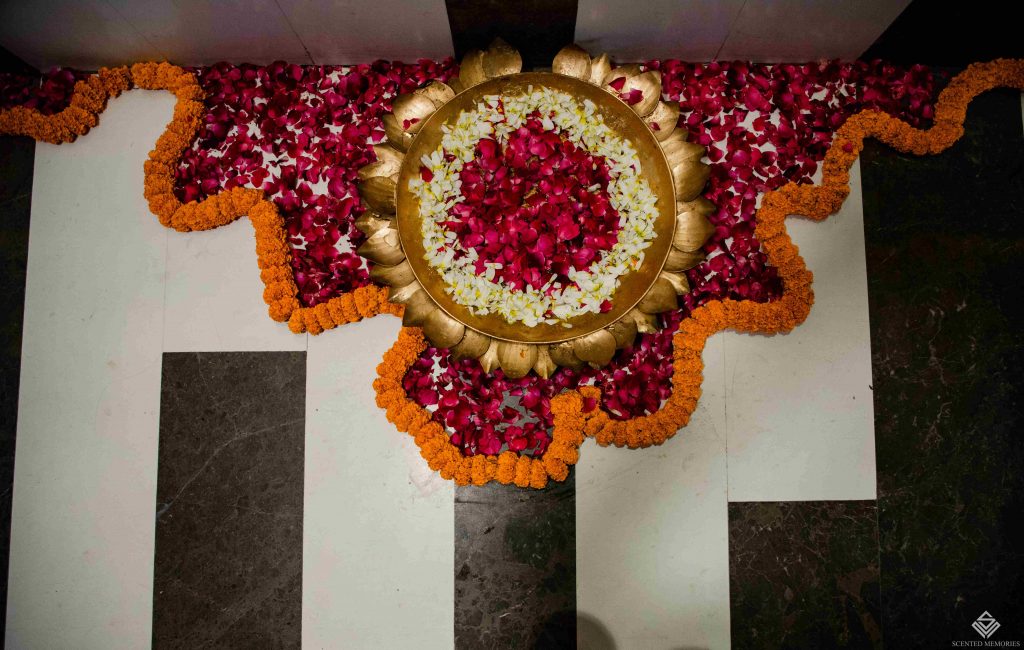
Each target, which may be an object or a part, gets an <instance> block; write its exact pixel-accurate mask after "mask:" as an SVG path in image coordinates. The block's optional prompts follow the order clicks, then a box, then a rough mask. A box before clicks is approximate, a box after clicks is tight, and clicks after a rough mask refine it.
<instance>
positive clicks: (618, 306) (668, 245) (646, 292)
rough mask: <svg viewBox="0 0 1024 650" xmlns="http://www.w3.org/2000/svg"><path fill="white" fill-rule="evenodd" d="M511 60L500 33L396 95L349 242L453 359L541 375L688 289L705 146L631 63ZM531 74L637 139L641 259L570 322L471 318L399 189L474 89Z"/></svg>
mask: <svg viewBox="0 0 1024 650" xmlns="http://www.w3.org/2000/svg"><path fill="white" fill-rule="evenodd" d="M521 68H522V57H521V56H520V55H519V52H518V51H516V50H515V49H514V48H512V47H511V46H509V45H508V44H507V43H505V42H504V41H501V40H500V39H499V40H496V41H495V42H494V43H492V44H491V46H490V47H489V48H488V49H487V50H486V51H484V52H481V51H474V52H470V53H469V54H467V55H466V56H465V57H464V58H463V59H462V62H461V66H460V73H459V76H458V77H457V78H453V79H451V80H450V81H449V83H448V84H443V83H441V82H438V81H432V82H430V83H428V84H426V85H424V86H423V87H422V88H419V89H417V90H416V91H414V92H413V93H410V94H407V95H400V96H398V97H396V98H395V99H394V101H393V102H392V107H393V109H392V110H393V112H392V113H388V114H386V115H385V116H384V119H383V122H384V131H385V134H386V135H387V139H388V142H387V143H385V144H382V145H375V146H374V152H375V153H376V157H377V160H376V162H373V163H370V164H369V165H366V166H365V167H363V168H362V169H361V170H359V190H360V195H361V197H362V199H363V202H364V205H365V206H366V207H367V211H366V212H365V213H364V214H363V215H362V216H361V217H359V219H357V221H356V227H357V228H359V229H360V230H362V231H363V232H364V233H366V235H367V236H368V238H367V240H366V242H365V243H364V244H363V245H362V246H360V248H359V250H358V252H359V254H361V255H363V256H365V257H366V258H367V259H369V260H370V261H371V262H373V263H374V264H375V266H374V267H373V268H372V269H371V273H370V275H371V278H372V279H373V280H374V281H375V282H379V283H381V284H385V285H388V286H390V287H391V291H390V297H391V300H392V301H394V302H398V303H401V304H403V305H405V315H404V318H403V322H404V323H405V324H406V325H416V326H421V327H422V328H423V332H424V334H425V335H426V336H427V338H429V339H430V341H431V342H432V343H433V344H434V345H436V346H438V347H444V348H449V349H450V350H451V353H452V356H453V357H455V358H457V359H477V360H478V361H479V362H480V365H481V367H482V368H483V369H484V371H486V372H491V371H492V370H496V369H498V368H501V369H502V370H503V371H504V373H505V374H506V375H507V376H508V377H512V378H516V377H523V376H525V375H526V374H528V373H530V372H534V373H536V374H538V375H540V376H542V377H548V376H550V375H551V373H553V372H554V371H555V370H557V369H558V367H559V366H565V367H571V368H579V367H581V366H583V365H584V364H590V365H592V366H595V367H600V366H603V365H605V364H607V363H608V362H609V361H611V359H612V357H614V356H615V352H616V350H618V349H621V348H623V347H627V346H630V345H632V344H633V342H634V340H635V339H636V336H637V335H638V334H642V333H651V332H655V331H657V329H658V319H657V314H659V313H661V312H663V311H669V310H672V309H675V308H676V307H677V305H678V296H680V295H683V294H685V293H687V292H689V290H690V287H689V283H688V281H687V279H686V275H685V274H684V271H686V270H687V269H690V268H693V267H694V266H696V265H697V264H699V263H700V262H701V260H703V259H704V254H703V252H701V249H702V248H703V246H704V244H705V243H706V242H707V240H708V238H709V237H710V236H711V234H712V233H713V232H714V226H713V225H712V224H711V223H710V221H709V220H708V217H709V216H710V215H711V214H712V212H714V206H713V205H712V204H711V203H710V202H708V201H706V200H704V199H702V198H699V195H700V192H701V190H702V189H703V188H704V185H705V183H706V182H707V178H708V173H709V171H710V168H709V167H708V166H707V165H706V164H704V163H703V162H701V158H702V157H703V156H704V154H705V149H704V147H702V146H701V145H699V144H695V143H692V142H688V141H687V139H686V133H685V132H684V131H681V130H680V129H678V128H676V125H677V122H678V120H679V105H678V104H677V103H675V102H666V101H662V98H661V77H660V75H659V74H658V73H657V72H655V71H645V70H644V69H643V68H642V67H641V66H640V65H637V64H629V65H624V66H620V67H615V66H613V65H612V63H611V60H610V59H609V58H608V55H606V54H602V55H601V56H599V57H597V58H591V57H590V55H589V54H588V53H587V52H586V50H584V49H582V48H580V47H579V46H576V45H570V46H568V47H566V48H563V49H562V51H560V52H559V53H558V54H557V55H556V56H555V59H554V61H553V63H552V72H550V73H536V72H527V73H523V72H520V70H521ZM531 84H533V85H545V86H550V87H554V88H556V89H558V90H560V91H563V92H568V93H570V94H572V95H573V96H575V97H578V98H580V99H589V100H591V101H593V102H594V103H595V104H596V105H597V106H598V110H599V111H600V112H601V114H602V116H603V118H604V120H605V123H606V124H608V125H609V126H611V127H612V128H613V129H614V130H615V131H616V132H617V133H618V134H620V135H621V136H623V137H625V138H626V139H627V140H629V141H630V142H631V143H633V145H634V146H635V147H636V148H637V150H638V152H639V154H640V159H641V164H642V165H643V170H642V173H643V175H644V177H645V178H647V179H648V181H649V182H650V183H651V186H652V189H653V190H654V192H655V194H656V195H657V196H658V211H659V217H658V219H657V220H656V226H655V230H656V236H655V239H654V241H653V242H652V243H651V245H650V246H649V248H648V249H647V250H646V251H645V262H644V264H643V265H642V266H641V268H640V269H639V270H637V271H634V272H631V273H629V274H627V275H625V276H623V277H622V279H621V281H620V286H619V288H618V290H617V291H616V293H615V296H614V298H613V300H612V305H613V309H612V311H611V312H609V313H607V314H587V315H584V316H579V317H576V318H572V319H570V320H569V321H568V324H569V327H568V328H566V327H563V326H562V325H549V324H543V323H542V324H540V325H538V326H536V327H528V326H525V325H523V324H522V323H516V324H512V323H508V322H507V321H505V320H504V319H502V318H501V317H499V316H495V315H491V316H478V315H475V314H473V313H472V312H470V311H469V310H468V309H467V308H465V307H463V306H462V305H459V304H458V303H456V302H455V301H454V300H452V299H451V297H450V296H448V294H447V293H446V292H445V291H444V287H443V284H442V283H441V282H440V279H439V276H438V275H437V273H436V272H435V271H433V269H431V268H430V267H429V266H428V265H427V264H426V261H425V259H424V255H423V253H424V251H423V244H422V241H421V238H420V232H419V230H420V229H419V227H418V226H419V219H420V215H419V206H418V202H417V201H416V199H415V197H414V196H413V195H412V193H411V192H410V191H409V189H408V181H409V180H410V179H412V178H416V177H417V176H418V174H419V159H420V157H421V156H422V155H423V154H424V153H431V152H433V151H434V150H435V149H436V148H437V146H438V144H439V142H440V138H441V127H442V126H443V125H444V124H446V123H449V122H450V121H453V120H455V119H457V118H458V116H459V114H460V113H461V112H462V111H465V110H472V108H473V107H475V105H476V103H477V102H478V101H479V99H480V97H481V96H483V95H484V94H502V93H514V92H522V91H523V90H525V89H526V87H527V86H529V85H531ZM626 99H629V103H628V104H627V103H626V101H625V100H626Z"/></svg>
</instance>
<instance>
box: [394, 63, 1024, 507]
mask: <svg viewBox="0 0 1024 650" xmlns="http://www.w3.org/2000/svg"><path fill="white" fill-rule="evenodd" d="M998 87H1011V88H1018V89H1021V90H1024V61H1021V60H1015V59H998V60H995V61H992V62H989V63H976V64H973V65H971V66H969V67H968V68H967V69H966V70H964V71H963V72H961V73H960V74H959V75H957V76H956V77H955V78H954V79H953V80H952V81H951V82H950V84H949V85H948V86H947V87H946V88H945V89H944V90H943V91H942V92H941V93H940V94H939V99H938V102H937V104H936V109H935V121H934V125H933V126H932V128H930V129H928V130H926V131H922V130H919V129H915V128H913V127H912V126H910V125H909V124H907V123H905V122H903V121H902V120H899V119H897V118H894V117H891V116H889V115H887V114H885V113H881V112H878V111H873V110H868V111H861V112H860V113H857V114H856V115H853V116H851V117H850V118H849V119H848V120H847V121H846V122H845V123H844V124H843V125H842V126H841V127H840V128H839V129H838V131H837V132H836V134H835V136H834V138H833V140H832V145H831V147H830V148H829V151H828V153H827V154H826V156H825V160H824V162H823V165H822V182H821V184H820V185H797V184H794V183H789V184H787V185H784V186H783V187H781V188H779V189H778V190H775V191H772V192H768V193H766V194H765V195H764V197H763V199H762V201H761V207H760V208H759V209H758V211H757V215H756V222H757V225H756V229H755V233H756V235H757V237H758V239H759V240H760V241H761V245H762V246H763V247H764V251H765V253H766V255H767V257H768V263H769V264H771V265H773V266H775V267H777V268H778V273H779V277H780V278H781V279H782V282H783V287H784V289H783V294H782V296H781V297H780V298H779V299H778V300H775V301H773V302H770V303H754V302H750V301H742V302H738V301H735V300H720V301H719V300H716V301H712V302H709V303H707V304H705V305H703V306H701V307H699V308H697V309H695V310H694V311H693V313H692V314H691V315H690V317H689V318H686V319H684V320H683V321H682V322H681V323H680V324H679V329H678V331H677V332H676V334H675V335H673V337H672V344H673V369H674V371H673V375H672V387H673V390H672V394H671V396H669V398H668V399H667V400H666V401H665V403H664V404H663V405H662V407H661V409H659V410H658V411H655V412H654V413H651V414H649V415H644V416H640V417H635V418H631V419H628V420H615V419H613V418H612V417H611V416H610V415H609V414H608V412H607V411H605V410H603V409H602V408H600V406H596V407H592V408H588V407H589V406H590V404H594V403H596V404H598V405H599V404H600V398H601V391H600V389H598V388H596V387H593V386H588V387H583V388H581V389H580V390H579V391H567V392H564V393H561V394H559V395H558V396H556V397H555V398H554V399H552V400H551V410H552V412H553V414H554V428H553V430H552V443H551V445H550V446H549V447H548V450H547V452H545V454H544V455H543V456H541V457H538V458H530V457H525V456H522V457H521V456H518V455H517V454H514V453H512V452H504V453H502V454H500V455H497V456H494V455H491V456H484V455H476V456H464V455H463V454H462V453H461V452H460V451H459V449H458V447H456V446H455V445H453V444H452V443H451V441H450V439H449V436H448V435H447V434H446V433H445V432H444V430H443V428H442V427H441V425H440V424H438V423H436V422H433V421H432V420H431V419H430V413H429V412H428V411H427V410H426V409H424V408H423V407H421V406H420V405H419V404H417V403H416V402H415V401H413V400H412V399H410V398H409V395H408V394H407V393H406V392H405V390H404V388H403V387H402V378H403V377H404V376H405V373H406V371H407V370H408V369H409V367H410V366H411V365H412V363H413V362H414V361H415V360H416V357H417V355H418V354H419V353H420V351H422V350H423V348H424V347H425V343H424V341H423V336H422V334H421V333H419V331H418V328H405V329H403V330H402V333H401V335H400V336H399V340H398V342H397V343H396V344H395V346H394V347H393V348H392V349H391V350H389V351H388V352H387V353H386V354H385V355H384V360H383V361H382V363H381V364H380V365H379V366H378V368H377V372H378V374H379V376H380V378H379V379H377V380H376V381H375V382H374V388H375V389H376V391H377V404H378V405H379V406H380V407H381V408H384V409H386V411H387V417H388V420H390V421H391V422H392V423H394V424H395V426H396V427H397V428H398V429H399V430H400V431H408V432H409V433H410V434H412V435H413V436H414V437H415V438H416V444H417V445H419V447H420V453H421V454H422V456H423V458H425V459H426V460H427V462H428V463H429V464H430V467H431V468H433V469H434V470H437V471H439V472H440V473H441V476H443V477H444V478H446V479H454V480H455V481H456V482H457V483H458V484H460V485H467V484H469V483H472V484H474V485H483V484H484V483H487V482H488V481H498V482H500V483H506V484H508V483H515V484H516V485H518V486H520V487H526V486H529V487H534V488H542V487H544V486H545V485H546V484H547V481H548V479H549V478H550V479H552V480H555V481H562V480H565V477H566V476H567V475H568V468H567V466H568V465H572V464H575V463H576V461H577V460H578V459H579V445H580V444H581V443H582V442H583V439H584V436H586V437H590V438H594V439H595V440H596V441H597V443H598V444H599V445H602V446H607V445H615V446H617V447H629V448H631V449H639V448H643V447H650V446H653V445H660V444H662V443H663V442H665V441H666V440H668V439H669V438H671V437H672V436H674V435H675V434H676V432H677V431H678V430H679V429H680V428H681V427H684V426H686V424H687V423H688V422H689V421H690V416H691V415H692V414H693V411H694V409H695V408H696V407H697V400H698V398H699V397H700V395H701V382H702V380H703V374H702V373H703V370H704V362H703V359H702V354H703V351H704V345H705V343H706V342H707V339H708V337H710V336H711V335H713V334H715V333H717V332H720V331H722V330H724V329H734V330H737V331H740V332H748V333H757V334H778V333H782V332H789V331H790V330H792V329H793V328H794V327H796V326H797V325H799V324H800V323H802V322H803V321H804V320H805V319H806V318H807V315H808V314H809V313H810V310H811V305H812V304H813V303H814V292H813V291H812V289H811V281H812V278H813V276H812V274H811V272H810V271H809V270H808V269H807V266H806V264H804V260H803V258H802V257H800V253H799V249H798V248H797V246H796V245H795V244H793V242H792V240H791V239H790V237H789V234H788V233H787V232H786V225H785V219H786V217H787V216H789V215H802V216H805V217H808V218H810V219H813V220H815V221H821V220H824V219H825V218H826V217H828V216H829V215H831V214H834V213H836V212H838V211H839V208H841V207H842V205H843V202H844V201H845V200H846V197H847V196H848V195H849V193H850V186H849V182H850V174H849V170H850V167H851V166H852V165H853V163H854V161H856V159H857V157H858V156H859V155H860V152H861V150H862V149H863V148H864V140H865V139H866V138H869V137H873V138H876V139H878V140H880V141H881V142H884V143H885V144H887V145H889V146H891V147H893V148H894V149H897V150H899V151H902V152H906V153H913V154H917V155H923V154H927V153H939V152H941V151H944V150H945V149H947V148H948V147H950V146H951V145H952V144H953V143H954V142H956V141H957V140H958V139H959V138H960V136H961V135H963V123H964V119H965V118H966V116H967V105H968V104H969V103H970V101H971V100H972V99H973V98H974V97H976V96H977V95H979V94H981V93H983V92H985V91H987V90H991V89H993V88H998Z"/></svg>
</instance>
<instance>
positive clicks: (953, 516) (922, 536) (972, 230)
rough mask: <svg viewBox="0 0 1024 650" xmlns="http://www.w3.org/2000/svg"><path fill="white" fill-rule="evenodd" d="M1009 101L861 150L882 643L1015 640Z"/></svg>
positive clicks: (1020, 171)
mask: <svg viewBox="0 0 1024 650" xmlns="http://www.w3.org/2000/svg"><path fill="white" fill-rule="evenodd" d="M1020 98H1021V95H1020V93H1019V92H1014V91H1006V90H1000V91H994V92H991V93H986V94H985V95H982V96H981V97H979V98H977V99H975V100H974V102H973V103H972V104H971V105H970V108H969V110H968V114H967V122H966V125H965V126H966V134H965V135H964V137H963V138H962V139H961V140H960V141H959V142H958V143H957V144H955V145H954V146H953V147H952V148H951V149H949V150H947V151H946V152H944V153H942V154H940V155H938V156H930V157H916V156H905V155H902V154H898V153H895V152H893V151H892V150H890V149H888V148H887V147H885V146H884V145H880V144H878V143H874V142H869V143H868V145H867V147H866V149H865V151H864V153H863V156H862V159H861V173H862V187H863V195H864V219H865V230H866V245H867V268H868V298H869V304H870V316H871V341H872V365H873V388H874V407H875V435H876V449H877V467H878V504H879V531H880V541H881V569H882V592H881V593H882V629H883V634H884V638H885V642H886V644H887V645H888V646H889V647H893V648H910V647H949V646H950V643H951V642H952V641H956V640H979V637H978V636H977V635H976V634H975V633H974V632H973V631H972V629H971V622H972V621H974V620H975V619H976V618H977V617H978V616H979V615H980V614H981V613H982V612H984V611H988V612H990V613H991V614H992V616H994V617H995V618H996V619H997V620H998V621H999V622H1000V624H1001V625H1002V628H1001V629H1000V630H999V632H998V633H997V635H995V636H994V637H993V640H997V639H1017V640H1019V641H1024V527H1022V524H1021V516H1022V513H1024V470H1022V468H1024V416H1022V413H1024V382H1022V380H1021V368H1024V336H1022V333H1021V332H1022V329H1021V323H1022V319H1024V308H1022V298H1024V293H1022V291H1021V287H1020V278H1021V275H1022V270H1024V138H1022V127H1021V103H1020V101H1021V100H1020Z"/></svg>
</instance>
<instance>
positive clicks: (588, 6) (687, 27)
mask: <svg viewBox="0 0 1024 650" xmlns="http://www.w3.org/2000/svg"><path fill="white" fill-rule="evenodd" d="M743 4H744V3H743V2H742V1H741V0H716V1H712V0H685V1H684V2H679V1H678V0H649V1H648V2H607V0H580V1H579V9H578V11H577V16H576V42H577V43H579V44H580V46H581V47H583V48H585V49H586V50H588V51H589V52H590V53H591V54H593V55H594V56H597V55H598V54H599V53H601V52H607V53H608V54H609V55H610V56H611V57H612V58H614V59H617V60H619V61H646V60H648V59H651V58H653V57H660V58H677V59H682V60H683V61H711V60H712V59H715V58H716V55H717V54H718V51H719V50H721V49H722V44H723V43H725V40H726V38H727V37H728V36H729V27H730V26H731V25H732V23H733V22H734V21H735V20H736V17H737V16H738V15H739V12H740V10H741V9H742V8H743Z"/></svg>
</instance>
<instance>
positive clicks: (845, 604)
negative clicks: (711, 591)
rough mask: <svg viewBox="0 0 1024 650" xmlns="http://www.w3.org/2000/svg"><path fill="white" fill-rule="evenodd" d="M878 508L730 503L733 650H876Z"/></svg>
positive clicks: (851, 504) (817, 503)
mask: <svg viewBox="0 0 1024 650" xmlns="http://www.w3.org/2000/svg"><path fill="white" fill-rule="evenodd" d="M877 514H878V513H877V509H876V507H875V502H874V501H789V502H762V503H730V504H729V601H730V618H731V621H732V623H731V628H732V647H733V648H737V649H742V648H879V647H882V646H881V644H882V637H881V629H880V617H879V602H878V522H877Z"/></svg>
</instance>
